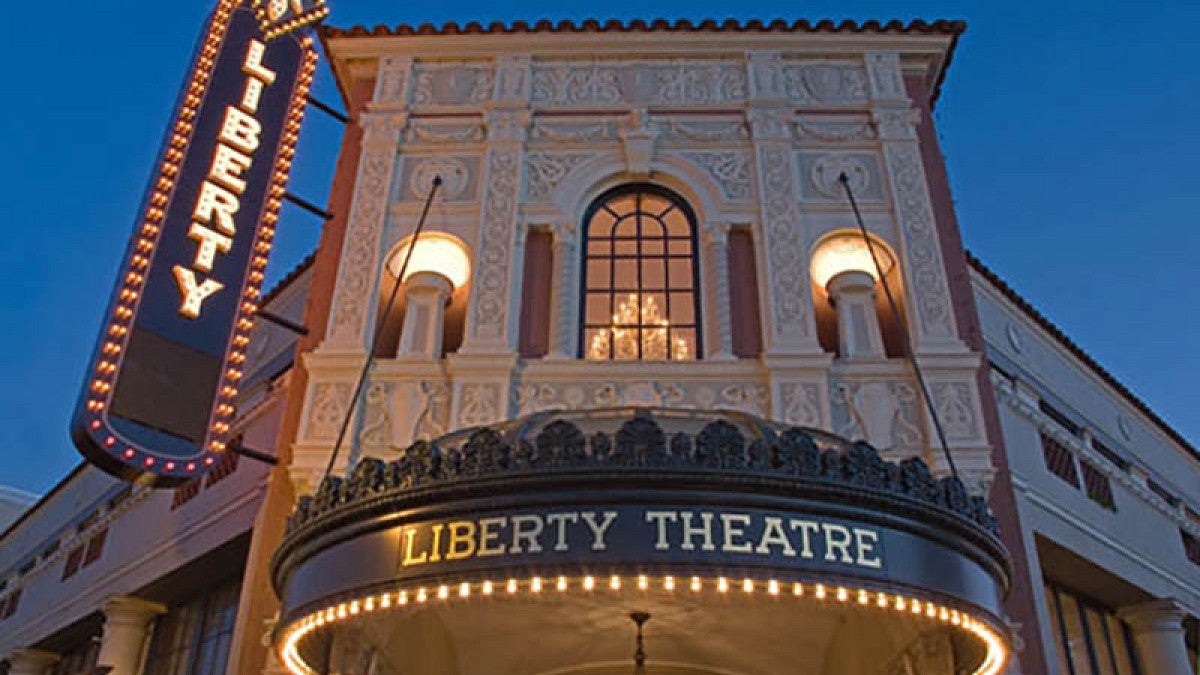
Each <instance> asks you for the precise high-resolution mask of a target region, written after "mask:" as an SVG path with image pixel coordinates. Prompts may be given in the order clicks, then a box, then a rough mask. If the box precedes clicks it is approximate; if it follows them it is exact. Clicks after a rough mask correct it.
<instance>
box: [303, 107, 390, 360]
mask: <svg viewBox="0 0 1200 675" xmlns="http://www.w3.org/2000/svg"><path fill="white" fill-rule="evenodd" d="M407 120H408V118H407V115H406V114H405V113H402V112H366V113H363V114H362V115H361V119H360V123H361V124H362V126H363V128H364V135H363V141H362V159H361V161H360V162H359V165H358V175H357V177H356V178H355V181H354V198H353V200H352V202H351V207H350V219H349V223H348V225H347V228H346V237H345V245H344V246H343V248H342V258H341V260H340V261H339V264H338V277H337V283H336V285H335V287H334V294H333V297H334V301H333V313H332V316H331V317H330V321H329V327H328V330H327V331H326V336H327V337H326V339H325V342H324V343H323V344H322V345H321V348H320V349H321V350H322V351H324V352H328V353H358V354H361V353H365V352H366V345H367V341H368V340H370V334H371V330H370V327H371V326H373V320H374V318H375V307H376V304H377V298H376V296H377V295H378V286H379V277H380V270H381V269H382V264H381V257H382V255H383V251H382V246H383V233H384V228H385V226H386V223H387V213H388V208H387V207H388V202H389V200H390V196H391V185H392V174H393V172H394V171H395V168H396V159H397V156H398V153H399V146H400V135H401V132H402V131H403V129H404V126H405V125H406V124H407Z"/></svg>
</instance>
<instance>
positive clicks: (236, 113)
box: [71, 0, 316, 486]
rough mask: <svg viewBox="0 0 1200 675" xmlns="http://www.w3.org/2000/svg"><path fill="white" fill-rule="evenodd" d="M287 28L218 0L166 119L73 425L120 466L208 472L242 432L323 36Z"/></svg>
mask: <svg viewBox="0 0 1200 675" xmlns="http://www.w3.org/2000/svg"><path fill="white" fill-rule="evenodd" d="M275 28H276V29H277V28H278V26H276V27H275ZM293 28H294V27H293ZM275 34H278V35H279V37H277V38H276V39H273V40H272V39H271V36H269V35H268V27H264V25H263V24H262V23H261V22H260V20H259V17H258V15H257V13H256V8H255V7H254V6H252V5H251V1H250V0H221V1H220V2H218V4H217V6H216V8H215V9H214V10H213V13H212V14H211V15H210V17H209V20H208V24H207V26H206V30H205V32H204V34H203V36H202V37H201V39H200V43H199V45H198V46H197V48H196V54H195V57H194V62H193V65H192V70H191V73H190V75H189V77H188V80H187V81H186V82H185V84H184V87H183V90H182V92H181V93H180V99H179V102H178V105H177V109H176V113H175V116H174V118H173V120H172V122H171V125H170V126H169V127H168V129H167V135H166V139H165V140H164V142H163V146H162V147H163V150H162V155H161V156H160V158H159V163H158V165H157V167H156V171H155V174H154V175H153V176H152V178H151V182H150V185H149V188H148V189H147V190H146V197H145V202H144V203H143V205H142V208H141V211H140V212H139V214H138V220H137V221H136V222H135V225H134V228H133V234H132V236H131V237H130V240H129V244H128V248H127V250H126V254H125V258H124V260H123V261H122V264H121V268H120V271H119V276H118V278H117V283H116V288H115V289H114V291H113V295H112V299H111V301H110V304H109V307H108V313H107V314H106V316H105V319H104V322H103V324H102V327H101V331H100V337H99V340H98V341H97V344H96V349H95V352H94V354H93V357H92V361H91V363H90V366H89V369H88V375H87V378H86V380H85V382H84V388H83V393H82V395H81V396H80V400H79V404H78V406H77V407H76V411H75V415H74V418H73V420H72V426H71V435H72V438H73V439H74V441H75V445H76V447H78V448H79V451H80V452H81V453H83V455H84V456H85V457H86V458H87V459H88V460H89V461H91V462H92V463H93V464H96V465H97V466H99V467H100V468H102V469H104V470H105V471H108V472H109V473H112V474H114V475H116V476H118V477H120V478H123V479H126V480H131V481H133V480H136V481H138V482H144V483H148V484H152V485H156V486H170V485H173V484H177V483H179V482H182V481H184V480H187V479H188V478H191V477H194V476H197V475H201V474H203V473H205V472H206V471H207V470H209V469H211V468H212V467H213V466H215V465H216V464H217V460H218V458H219V456H220V454H221V453H222V452H224V451H225V450H226V446H227V443H228V441H229V438H230V435H231V434H232V431H233V430H232V422H233V416H234V414H235V409H236V404H237V394H238V387H239V382H240V380H241V379H242V377H243V376H244V373H243V367H244V362H245V360H246V347H247V345H248V344H249V341H250V329H251V327H252V326H253V322H254V313H255V312H256V311H257V309H258V302H259V296H260V293H261V288H262V282H263V272H264V269H265V267H266V264H267V255H268V254H269V252H270V250H271V241H272V239H273V237H274V234H275V226H276V222H277V220H278V218H279V208H280V206H282V199H283V194H284V190H285V186H286V184H287V177H288V169H289V167H290V166H291V163H292V159H293V156H294V153H295V147H294V146H295V142H296V138H297V135H298V133H299V129H300V123H301V121H302V119H303V114H304V106H305V101H306V99H307V96H308V89H309V85H310V84H311V82H312V75H313V71H314V70H315V68H316V52H315V51H314V49H313V45H312V39H311V38H310V37H307V36H302V35H298V34H296V33H294V32H291V33H284V32H282V31H278V30H276V32H275Z"/></svg>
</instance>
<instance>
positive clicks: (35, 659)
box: [8, 649, 62, 675]
mask: <svg viewBox="0 0 1200 675" xmlns="http://www.w3.org/2000/svg"><path fill="white" fill-rule="evenodd" d="M61 659H62V656H61V655H60V654H57V653H55V652H48V651H43V650H41V649H14V650H12V651H11V652H9V653H8V664H9V666H8V675H46V673H47V672H48V671H49V670H50V667H51V666H53V665H54V664H56V663H58V662H59V660H61Z"/></svg>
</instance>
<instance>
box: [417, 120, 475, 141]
mask: <svg viewBox="0 0 1200 675" xmlns="http://www.w3.org/2000/svg"><path fill="white" fill-rule="evenodd" d="M484 136H485V132H484V128H483V123H482V121H479V120H472V121H469V122H463V121H461V120H458V119H430V120H412V121H411V123H410V124H409V125H408V129H406V130H405V131H404V142H405V144H407V145H447V144H470V143H479V142H480V141H482V140H483V139H484Z"/></svg>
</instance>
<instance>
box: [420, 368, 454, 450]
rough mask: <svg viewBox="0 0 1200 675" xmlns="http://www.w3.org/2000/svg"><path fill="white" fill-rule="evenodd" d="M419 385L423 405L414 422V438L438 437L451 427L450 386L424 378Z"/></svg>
mask: <svg viewBox="0 0 1200 675" xmlns="http://www.w3.org/2000/svg"><path fill="white" fill-rule="evenodd" d="M419 387H420V394H421V398H422V401H423V405H422V408H421V412H420V414H418V415H417V419H416V422H415V423H414V424H413V438H412V440H413V441H418V440H422V439H425V440H430V439H434V438H438V437H440V436H442V435H444V434H445V433H446V432H448V431H449V427H450V387H449V386H447V385H446V383H444V382H436V381H431V380H422V381H421V383H420V385H419Z"/></svg>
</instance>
